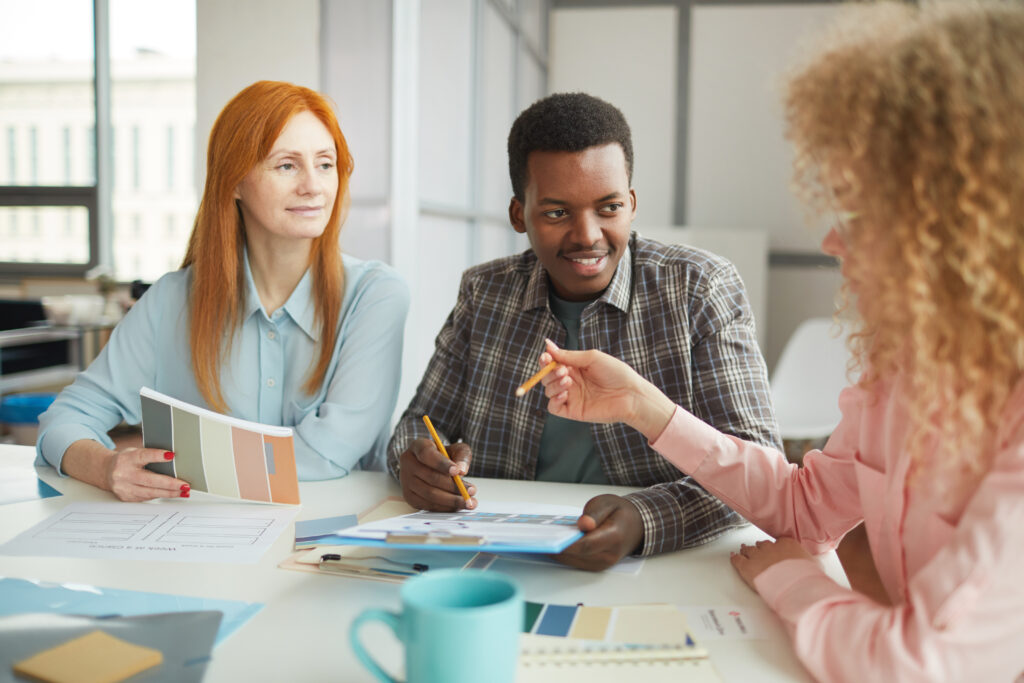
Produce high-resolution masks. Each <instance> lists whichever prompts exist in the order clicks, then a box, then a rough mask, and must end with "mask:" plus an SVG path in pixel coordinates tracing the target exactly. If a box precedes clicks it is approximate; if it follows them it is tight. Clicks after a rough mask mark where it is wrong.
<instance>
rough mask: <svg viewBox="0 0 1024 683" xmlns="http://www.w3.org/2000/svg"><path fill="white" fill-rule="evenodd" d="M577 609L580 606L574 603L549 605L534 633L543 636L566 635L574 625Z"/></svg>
mask: <svg viewBox="0 0 1024 683" xmlns="http://www.w3.org/2000/svg"><path fill="white" fill-rule="evenodd" d="M577 609H579V608H578V607H576V606H574V605H548V607H547V609H546V610H544V614H543V615H541V618H540V623H539V624H538V625H537V629H536V630H535V631H534V633H536V634H539V635H542V636H565V635H566V634H567V633H568V632H569V627H570V626H572V620H573V617H575V616H576V610H577Z"/></svg>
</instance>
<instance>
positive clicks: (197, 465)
mask: <svg viewBox="0 0 1024 683" xmlns="http://www.w3.org/2000/svg"><path fill="white" fill-rule="evenodd" d="M139 396H140V398H141V400H142V440H143V443H144V445H145V446H146V448H162V449H164V450H168V451H173V452H174V458H173V459H172V460H168V461H166V462H159V463H151V464H149V465H146V467H147V468H149V469H151V470H153V471H154V472H159V473H160V474H167V475H170V476H172V477H178V478H180V479H184V480H185V481H187V482H188V483H189V484H190V485H191V487H192V489H193V490H194V491H205V492H207V493H212V494H215V495H218V496H226V497H228V498H242V499H244V500H253V501H260V502H265V503H289V504H298V502H299V480H298V474H297V472H296V469H295V442H294V436H293V434H292V429H291V428H290V427H276V426H273V425H265V424H259V423H257V422H248V421H246V420H239V419H237V418H233V417H229V416H227V415H221V414H219V413H215V412H213V411H210V410H206V409H205V408H200V407H198V406H194V405H190V404H188V403H185V402H184V401H179V400H177V399H175V398H171V397H170V396H165V395H164V394H161V393H159V392H157V391H153V390H152V389H150V388H148V387H143V388H142V390H141V391H140V392H139Z"/></svg>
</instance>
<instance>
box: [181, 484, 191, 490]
mask: <svg viewBox="0 0 1024 683" xmlns="http://www.w3.org/2000/svg"><path fill="white" fill-rule="evenodd" d="M191 488H192V487H191V486H189V485H188V484H182V485H181V490H182V491H188V490H189V489H191Z"/></svg>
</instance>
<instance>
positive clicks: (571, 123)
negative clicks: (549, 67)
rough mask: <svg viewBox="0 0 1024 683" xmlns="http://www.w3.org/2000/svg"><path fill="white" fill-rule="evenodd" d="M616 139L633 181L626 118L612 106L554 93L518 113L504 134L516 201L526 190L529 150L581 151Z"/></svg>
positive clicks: (590, 98)
mask: <svg viewBox="0 0 1024 683" xmlns="http://www.w3.org/2000/svg"><path fill="white" fill-rule="evenodd" d="M613 142H617V143H618V144H619V145H620V146H621V147H622V151H623V153H625V155H626V173H627V175H628V177H629V182H630V184H632V182H633V137H632V135H631V133H630V131H629V124H628V123H626V117H625V116H623V115H622V112H621V111H619V110H618V109H617V108H616V107H615V106H614V105H612V104H609V103H608V102H605V101H604V100H602V99H600V98H598V97H594V96H593V95H587V94H586V93H581V92H574V93H555V94H554V95H548V96H547V97H545V98H544V99H541V100H537V101H536V102H534V103H533V104H531V105H530V106H529V107H528V108H527V109H526V110H524V111H523V113H521V114H520V115H519V117H518V118H517V119H516V120H515V123H513V124H512V131H511V132H510V133H509V134H508V173H509V176H510V177H511V179H512V192H513V193H514V194H515V196H516V198H517V199H519V200H520V201H522V200H523V195H524V192H525V191H526V161H527V158H528V157H529V156H530V152H533V151H538V150H540V151H548V152H581V151H583V150H585V149H588V148H590V147H596V146H599V145H607V144H610V143H613Z"/></svg>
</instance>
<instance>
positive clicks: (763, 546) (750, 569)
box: [730, 538, 811, 588]
mask: <svg viewBox="0 0 1024 683" xmlns="http://www.w3.org/2000/svg"><path fill="white" fill-rule="evenodd" d="M802 559H803V560H809V559H811V554H810V553H808V552H807V551H806V550H804V547H803V546H802V545H800V544H799V543H797V542H796V541H795V540H793V539H792V538H780V539H778V540H776V541H758V542H757V543H755V544H754V545H752V546H751V545H747V544H745V543H744V544H743V545H741V546H740V550H739V552H736V553H733V554H732V556H731V557H730V561H731V562H732V566H733V567H735V568H736V571H737V572H739V574H740V576H741V577H743V580H744V581H745V582H746V583H747V585H748V586H750V587H751V588H754V579H755V578H757V575H758V574H760V573H761V572H763V571H764V570H765V569H768V567H771V566H772V565H773V564H776V563H778V562H782V561H783V560H802Z"/></svg>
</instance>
